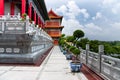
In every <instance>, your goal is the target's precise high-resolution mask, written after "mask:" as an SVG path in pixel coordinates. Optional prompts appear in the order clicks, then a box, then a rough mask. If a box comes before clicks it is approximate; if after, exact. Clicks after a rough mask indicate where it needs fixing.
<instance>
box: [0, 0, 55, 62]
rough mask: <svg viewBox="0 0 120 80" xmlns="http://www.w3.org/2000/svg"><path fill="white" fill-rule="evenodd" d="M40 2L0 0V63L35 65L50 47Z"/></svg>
mask: <svg viewBox="0 0 120 80" xmlns="http://www.w3.org/2000/svg"><path fill="white" fill-rule="evenodd" d="M46 20H49V17H48V13H47V9H46V6H45V2H44V0H0V63H28V64H36V63H37V62H38V61H39V60H40V59H42V58H43V55H46V52H47V51H49V50H50V49H51V48H52V46H53V40H52V38H51V37H50V36H49V35H48V34H47V33H46V32H45V31H44V30H43V28H44V24H45V21H46Z"/></svg>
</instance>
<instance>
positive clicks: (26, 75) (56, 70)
mask: <svg viewBox="0 0 120 80" xmlns="http://www.w3.org/2000/svg"><path fill="white" fill-rule="evenodd" d="M0 80H87V79H86V77H85V76H84V75H83V74H82V73H81V72H80V73H71V71H70V67H69V61H67V60H66V59H65V56H64V55H63V54H62V53H61V52H60V50H59V47H58V46H55V47H54V48H53V49H52V50H51V52H50V54H49V55H48V56H47V58H46V59H45V60H44V62H43V63H42V65H40V66H39V67H36V66H0Z"/></svg>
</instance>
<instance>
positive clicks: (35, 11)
mask: <svg viewBox="0 0 120 80" xmlns="http://www.w3.org/2000/svg"><path fill="white" fill-rule="evenodd" d="M34 21H35V24H36V11H35V10H34Z"/></svg>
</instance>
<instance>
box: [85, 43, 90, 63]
mask: <svg viewBox="0 0 120 80" xmlns="http://www.w3.org/2000/svg"><path fill="white" fill-rule="evenodd" d="M89 49H90V45H89V44H86V64H88V54H89Z"/></svg>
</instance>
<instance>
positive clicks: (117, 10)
mask: <svg viewBox="0 0 120 80" xmlns="http://www.w3.org/2000/svg"><path fill="white" fill-rule="evenodd" d="M112 12H113V13H114V14H119V13H120V3H116V5H114V6H113V8H112Z"/></svg>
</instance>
